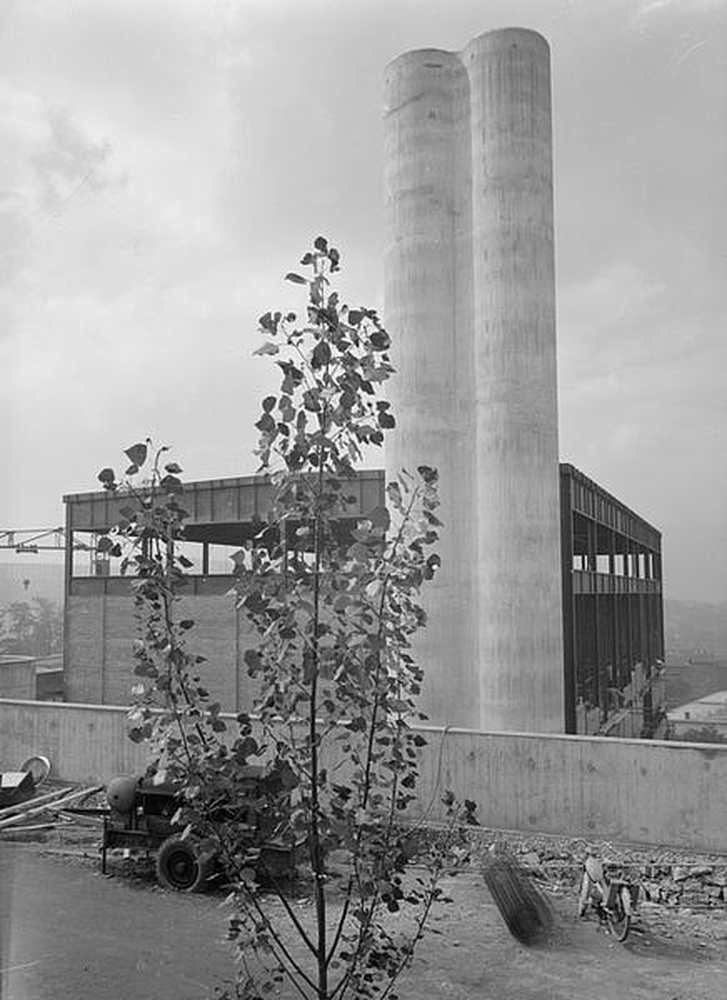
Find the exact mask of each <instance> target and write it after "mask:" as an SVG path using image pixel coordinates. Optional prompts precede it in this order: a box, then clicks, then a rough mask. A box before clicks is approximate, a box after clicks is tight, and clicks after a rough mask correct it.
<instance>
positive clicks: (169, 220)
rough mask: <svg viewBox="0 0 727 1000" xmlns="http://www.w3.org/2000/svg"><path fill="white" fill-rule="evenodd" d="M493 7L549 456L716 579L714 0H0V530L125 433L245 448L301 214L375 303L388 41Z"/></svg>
mask: <svg viewBox="0 0 727 1000" xmlns="http://www.w3.org/2000/svg"><path fill="white" fill-rule="evenodd" d="M508 25H519V26H523V27H532V28H535V29H537V30H539V31H541V32H542V33H543V34H544V35H545V36H546V37H547V38H548V40H549V42H550V44H551V48H552V60H553V90H554V116H555V177H556V191H555V194H556V253H557V281H558V340H559V365H560V367H559V382H560V434H561V446H560V449H561V457H562V459H563V460H564V461H569V462H572V463H573V464H575V465H576V466H578V467H579V468H581V469H582V470H583V471H584V472H585V473H586V474H587V475H589V476H591V477H592V478H594V479H596V480H597V481H598V482H599V483H600V484H601V485H603V486H604V487H605V488H606V489H608V490H610V491H611V492H612V493H615V494H616V495H617V496H618V497H619V498H621V499H622V500H624V501H625V502H626V503H627V504H629V505H630V506H631V507H633V508H634V509H635V510H636V511H637V512H638V513H640V514H641V515H642V516H644V517H646V518H647V519H648V520H649V521H651V522H652V523H653V524H655V525H656V526H657V527H658V528H660V529H661V530H662V531H663V532H664V548H665V573H666V590H667V596H669V597H677V598H686V599H694V600H727V348H726V346H725V345H726V344H727V287H726V286H727V281H725V278H726V276H727V236H726V233H727V195H726V190H727V183H726V182H727V70H726V68H725V67H726V65H727V59H726V56H727V0H530V2H528V0H522V2H520V0H489V2H486V3H485V2H483V0H429V2H424V0H236V2H235V0H226V2H225V0H217V2H215V0H138V2H137V0H73V2H71V0H2V2H1V3H0V65H2V66H3V67H4V68H5V76H4V78H3V79H2V82H0V133H1V134H0V150H2V153H1V154H0V171H1V177H0V211H1V212H2V222H1V226H0V239H1V240H2V245H1V248H0V249H1V255H0V304H1V308H2V326H1V327H0V469H1V470H2V473H1V476H2V495H1V497H0V528H36V527H41V526H48V527H52V526H55V525H57V524H61V523H62V521H63V505H62V502H61V497H62V495H63V494H65V493H74V492H83V491H86V490H92V489H95V488H96V487H97V485H98V484H97V482H96V473H97V472H98V470H99V469H100V468H101V467H103V466H105V465H109V464H111V465H113V464H114V463H116V464H117V465H120V462H119V461H118V458H119V455H120V453H121V451H122V450H123V448H124V447H127V446H128V445H130V444H131V443H133V442H134V441H136V440H138V439H142V440H143V439H144V438H145V437H146V436H147V435H150V436H152V437H153V438H154V439H155V440H157V441H159V442H163V443H167V444H170V445H171V446H172V447H173V451H174V456H175V458H176V459H177V461H179V463H180V464H181V465H182V466H183V467H184V469H185V473H186V475H187V476H188V477H189V478H207V477H210V478H213V477H215V478H216V477H222V476H228V475H244V474H249V473H251V472H253V471H255V460H254V457H253V456H252V454H251V451H252V448H253V446H254V443H255V435H256V432H255V431H254V428H253V424H254V421H255V419H256V418H257V411H258V406H259V400H260V397H261V395H262V394H263V392H264V391H265V390H266V388H268V386H269V385H270V383H269V382H268V379H269V377H270V376H269V373H270V365H269V362H268V363H267V364H266V363H265V361H264V360H263V359H252V358H251V357H250V354H251V351H252V350H253V349H254V347H255V346H257V344H258V343H259V340H258V338H257V334H256V319H257V317H258V316H259V315H260V314H261V313H263V312H265V311H266V310H267V309H269V308H271V307H276V306H277V304H278V303H279V301H281V300H282V294H284V293H285V294H287V292H285V290H284V289H283V283H282V280H281V279H282V276H283V275H284V274H285V272H286V271H288V270H289V269H290V268H291V266H292V265H294V264H295V263H296V261H297V258H298V256H299V254H300V252H301V251H302V250H304V249H305V247H306V246H307V244H308V242H309V241H310V239H311V238H312V237H314V236H315V235H317V234H318V233H323V234H325V235H327V236H328V237H329V238H331V240H332V241H333V242H334V243H335V244H336V245H337V246H339V248H340V249H341V251H342V254H343V263H344V290H345V291H347V292H348V294H349V296H350V298H351V299H353V300H355V303H356V304H367V305H375V306H377V307H381V306H382V253H383V244H384V229H383V209H382V189H383V184H382V141H381V136H382V129H381V114H382V80H383V71H384V67H385V66H386V64H387V63H388V62H389V61H390V60H391V59H393V58H394V57H395V56H397V55H398V54H399V53H401V52H404V51H406V50H408V49H412V48H420V47H429V46H433V47H437V48H444V49H451V50H459V49H461V48H463V47H464V45H465V44H466V43H467V42H468V41H469V39H470V38H472V37H474V36H475V35H477V34H480V33H481V32H483V31H488V30H491V29H493V28H498V27H505V26H508Z"/></svg>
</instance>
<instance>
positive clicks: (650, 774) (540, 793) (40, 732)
mask: <svg viewBox="0 0 727 1000" xmlns="http://www.w3.org/2000/svg"><path fill="white" fill-rule="evenodd" d="M126 711H127V710H126V709H125V708H119V707H112V706H98V705H72V704H59V703H57V702H55V703H52V702H48V703H43V702H32V701H10V700H0V768H2V769H6V770H9V769H12V768H15V767H17V766H18V765H19V764H20V763H21V762H22V760H23V759H24V758H25V757H27V756H29V755H30V754H32V753H42V754H45V755H46V756H47V757H49V758H50V760H51V761H52V763H53V768H54V774H55V776H56V777H58V778H60V779H63V780H65V781H74V782H83V783H96V782H99V783H100V782H105V781H107V780H108V779H109V778H111V777H113V776H114V775H117V774H130V773H138V772H139V771H141V770H143V767H144V763H145V751H144V747H141V746H138V745H136V744H134V743H132V742H131V740H129V739H128V737H127V736H126V719H125V715H126ZM230 718H231V717H230ZM419 731H420V732H421V733H422V734H423V735H424V736H425V737H426V739H427V741H428V744H427V746H426V747H424V748H423V749H422V751H421V761H420V763H421V779H420V784H419V786H418V791H419V795H418V799H417V803H416V804H415V806H414V807H413V808H412V809H411V810H410V813H409V815H410V818H412V819H416V818H427V819H429V820H431V821H440V820H442V819H443V818H444V817H443V807H442V804H441V801H440V799H441V796H442V794H443V792H444V791H445V790H446V789H451V790H452V791H453V792H454V793H455V795H457V796H458V797H459V798H469V799H473V800H474V801H476V802H477V803H478V807H479V817H480V821H481V822H482V823H483V825H485V826H488V827H493V828H495V829H504V830H519V831H522V832H539V833H561V834H567V835H569V836H573V837H587V838H589V839H605V840H615V841H622V842H630V843H641V844H663V845H669V846H673V847H687V848H691V849H694V850H704V851H725V852H727V796H725V795H724V794H723V790H724V789H725V788H727V746H719V745H715V744H703V743H672V742H661V741H643V740H619V739H610V738H607V737H598V736H556V735H535V734H530V733H525V734H521V733H479V732H474V731H472V730H466V729H444V730H443V729H441V728H430V727H422V728H421V729H420V730H419Z"/></svg>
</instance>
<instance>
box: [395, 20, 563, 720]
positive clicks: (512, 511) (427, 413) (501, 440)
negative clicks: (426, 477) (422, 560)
mask: <svg viewBox="0 0 727 1000" xmlns="http://www.w3.org/2000/svg"><path fill="white" fill-rule="evenodd" d="M385 163H386V167H385V187H386V210H387V249H386V259H385V313H386V323H387V326H388V328H389V330H390V332H391V334H392V338H393V350H392V354H393V360H394V364H395V366H396V368H397V375H396V376H395V377H394V379H393V380H392V383H391V385H392V391H391V396H392V400H393V403H394V406H395V408H396V415H397V421H398V426H397V429H396V431H394V432H393V433H392V434H391V435H390V441H391V443H390V444H388V445H387V456H386V466H387V474H388V476H389V477H391V476H393V475H396V473H397V472H398V471H399V470H400V469H401V468H402V467H403V468H412V467H416V466H417V465H420V464H427V465H434V466H437V467H438V469H439V472H440V479H441V493H442V519H443V520H444V521H445V528H444V529H443V536H442V545H441V548H440V552H441V556H442V568H441V570H440V572H439V574H438V577H437V579H436V581H435V583H434V585H433V586H430V589H429V591H428V593H427V596H426V597H425V603H426V605H427V609H428V613H429V625H428V628H427V629H426V632H425V633H424V635H423V637H422V639H421V641H420V644H419V647H418V654H419V657H420V659H421V662H422V664H423V666H424V667H425V670H426V677H427V680H426V682H425V688H424V695H423V707H424V710H425V711H427V712H428V714H429V716H430V718H431V719H432V721H433V722H436V723H439V724H450V725H459V726H468V727H473V728H479V729H486V730H490V731H494V730H498V729H499V730H509V731H516V730H521V731H536V732H562V731H563V728H564V697H563V642H562V625H561V571H560V530H559V524H560V515H559V510H560V505H559V469H558V413H557V377H556V340H555V281H554V262H553V256H554V255H553V185H552V135H551V102H550V54H549V48H548V44H547V42H546V41H545V39H544V38H542V36H540V35H538V34H537V33H535V32H533V31H527V30H524V29H520V28H507V29H503V30H499V31H492V32H488V33H487V34H484V35H481V36H480V37H478V38H475V39H474V40H473V41H472V42H470V43H469V45H468V46H467V47H466V48H465V49H464V50H463V51H462V52H458V53H456V52H443V51H440V50H437V49H424V50H419V51H415V52H409V53H405V54H404V55H402V56H400V57H399V58H398V59H396V60H394V62H393V63H391V65H390V66H389V67H388V69H387V73H386V111H385Z"/></svg>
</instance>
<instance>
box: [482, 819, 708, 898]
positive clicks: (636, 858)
mask: <svg viewBox="0 0 727 1000" xmlns="http://www.w3.org/2000/svg"><path fill="white" fill-rule="evenodd" d="M470 841H471V846H472V852H471V858H472V860H473V861H474V862H475V863H477V860H478V859H484V856H485V852H486V851H487V850H488V849H489V846H490V844H492V843H499V844H503V843H504V844H505V845H506V846H507V847H508V848H509V850H510V851H512V852H513V853H514V854H515V855H516V856H517V857H518V860H519V861H520V863H521V864H522V865H523V866H524V867H526V868H527V869H529V871H530V872H531V874H532V875H533V877H535V878H537V879H539V880H541V881H542V882H544V883H545V884H546V885H547V886H548V888H550V889H551V890H553V891H555V892H561V891H562V892H565V891H568V892H572V891H577V887H578V885H579V883H580V879H581V873H582V871H583V864H584V862H585V859H586V857H587V856H588V854H589V853H593V854H595V855H597V856H598V857H599V858H600V859H601V860H602V861H603V862H604V864H605V865H606V869H607V872H608V874H609V875H610V876H612V877H614V876H618V877H620V878H624V879H626V880H627V881H629V882H632V883H636V884H638V885H639V886H640V889H641V892H640V895H641V898H642V899H644V900H647V901H650V902H653V903H659V904H661V905H664V906H669V907H688V908H691V909H700V910H703V909H719V910H723V911H725V913H727V856H726V855H717V854H714V855H703V854H700V855H697V854H692V853H689V852H688V851H683V850H672V849H669V848H660V847H637V846H629V847H625V846H623V845H620V844H619V845H616V844H612V843H609V842H603V841H601V842H599V841H586V840H584V839H580V838H579V839H571V838H564V837H553V836H544V835H538V836H526V835H525V836H524V835H522V834H517V833H502V832H500V831H495V830H478V831H476V832H475V831H473V832H472V833H471V834H470Z"/></svg>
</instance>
